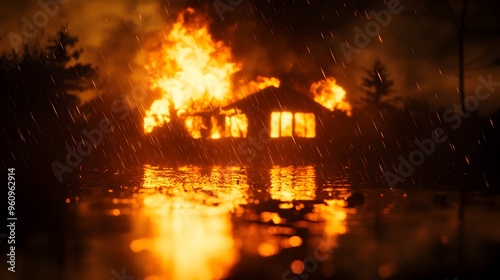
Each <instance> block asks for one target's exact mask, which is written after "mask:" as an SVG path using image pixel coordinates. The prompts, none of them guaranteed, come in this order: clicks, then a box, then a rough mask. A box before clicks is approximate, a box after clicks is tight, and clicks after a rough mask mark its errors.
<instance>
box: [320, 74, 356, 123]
mask: <svg viewBox="0 0 500 280" xmlns="http://www.w3.org/2000/svg"><path fill="white" fill-rule="evenodd" d="M310 91H311V93H312V94H313V95H314V101H316V102H318V103H320V104H321V105H323V106H325V107H326V108H328V109H330V110H332V111H334V110H340V111H344V112H345V113H346V114H347V115H348V116H350V115H351V111H352V107H351V104H349V102H347V101H346V100H345V97H346V92H345V90H344V89H343V88H342V87H341V86H339V85H338V84H337V81H336V80H335V78H332V77H328V78H326V79H325V80H321V81H319V82H316V83H313V84H312V85H311V88H310Z"/></svg>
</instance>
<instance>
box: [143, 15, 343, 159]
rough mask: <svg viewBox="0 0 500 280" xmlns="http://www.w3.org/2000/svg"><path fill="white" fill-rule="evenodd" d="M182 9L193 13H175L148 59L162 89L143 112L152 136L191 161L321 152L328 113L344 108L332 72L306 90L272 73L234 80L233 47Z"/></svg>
mask: <svg viewBox="0 0 500 280" xmlns="http://www.w3.org/2000/svg"><path fill="white" fill-rule="evenodd" d="M185 14H186V15H188V17H187V18H190V19H191V20H190V21H189V22H186V17H184V16H182V15H181V16H180V17H179V19H178V21H177V22H176V23H175V24H174V25H173V26H172V29H171V31H170V32H169V33H168V35H166V36H165V41H164V42H163V43H161V44H160V45H159V46H158V48H157V50H156V51H155V52H152V53H151V54H150V61H149V63H148V64H147V65H146V70H147V71H148V74H149V77H150V84H151V89H152V90H156V91H157V92H160V93H161V96H160V97H159V98H158V99H156V100H154V102H153V103H152V105H151V106H150V108H149V110H146V111H145V116H144V132H145V133H146V134H148V135H151V136H154V137H152V139H153V140H152V141H150V142H151V143H153V144H154V145H155V146H162V147H167V149H168V151H167V152H166V154H167V153H168V154H171V155H181V157H183V158H186V159H188V160H189V161H197V160H198V159H200V160H204V159H220V161H221V162H224V161H226V160H235V159H238V160H237V161H239V162H244V161H250V160H253V159H254V158H255V157H257V154H258V156H259V157H264V158H268V159H271V160H273V161H274V160H275V159H277V158H279V159H281V158H282V159H284V158H286V157H287V158H291V159H298V160H302V159H306V158H308V157H315V156H323V155H322V154H321V153H322V152H321V149H319V148H318V147H319V145H320V143H322V142H326V141H328V139H327V138H328V137H325V135H326V134H328V126H329V123H330V122H331V120H332V112H333V111H334V110H341V111H344V112H346V114H347V115H349V114H350V105H349V103H348V102H346V101H345V94H346V93H345V91H344V90H343V89H342V87H340V86H339V85H337V84H336V81H335V79H333V78H326V79H325V80H322V81H319V82H317V83H313V84H312V85H311V86H310V92H308V93H307V92H301V91H298V90H296V89H294V88H292V87H289V86H280V81H279V80H278V79H277V78H274V77H261V76H257V77H256V78H255V79H253V80H242V79H239V78H238V79H236V77H237V76H238V75H236V74H237V73H241V71H242V68H243V66H242V65H241V64H239V63H237V62H235V61H234V60H233V58H232V53H231V49H230V48H229V47H227V46H226V45H224V44H223V43H222V42H219V41H215V40H214V39H213V38H212V36H211V34H210V33H209V31H208V30H209V29H208V27H207V22H205V21H204V20H203V18H197V17H196V16H194V15H195V14H194V11H192V10H189V9H188V10H186V11H185ZM192 16H194V17H192ZM240 76H241V75H240ZM277 155H279V156H277ZM274 163H275V162H274Z"/></svg>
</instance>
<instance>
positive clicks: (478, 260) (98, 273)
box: [0, 166, 500, 280]
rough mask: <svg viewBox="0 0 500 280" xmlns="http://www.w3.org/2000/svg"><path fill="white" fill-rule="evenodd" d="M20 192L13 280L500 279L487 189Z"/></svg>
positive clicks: (85, 186) (262, 174)
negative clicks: (485, 190)
mask: <svg viewBox="0 0 500 280" xmlns="http://www.w3.org/2000/svg"><path fill="white" fill-rule="evenodd" d="M17 190H19V192H18V194H17V198H16V199H17V203H18V209H17V210H18V217H19V221H18V226H17V227H16V272H15V273H11V272H9V271H7V266H8V265H6V262H5V259H6V254H4V252H6V251H7V246H6V245H7V244H6V242H5V239H3V240H2V243H1V244H0V246H1V249H2V257H1V260H2V270H1V272H0V279H30V280H31V279H54V280H57V279H71V280H78V279H106V280H109V279H116V280H121V279H127V280H132V279H136V280H138V279H146V280H157V279H182V280H184V279H186V280H189V279H294V280H305V279H353V280H357V279H360V280H361V279H363V280H364V279H366V280H370V279H422V280H423V279H425V280H428V279H500V222H499V221H500V196H498V195H492V194H487V193H485V192H483V191H482V190H479V188H478V189H477V190H475V188H474V186H468V190H467V192H461V191H459V189H458V188H457V187H456V186H455V185H453V184H451V185H443V186H440V187H435V186H434V187H427V188H424V187H420V188H403V189H396V190H390V189H389V188H388V187H386V186H384V185H383V184H366V183H364V182H363V181H362V180H360V179H359V178H356V177H355V176H352V175H347V174H340V173H336V172H333V171H331V170H327V171H325V170H320V169H319V168H317V167H314V166H300V167H274V168H271V169H258V168H240V167H198V166H185V167H176V168H167V167H163V168H162V167H153V166H145V167H144V168H140V169H138V170H134V171H109V170H104V171H103V170H93V171H90V172H84V174H83V176H82V177H81V180H79V181H76V182H74V183H71V184H69V186H65V187H62V186H55V185H39V184H31V185H29V184H28V183H25V185H22V184H21V183H19V184H18V187H17ZM26 190H29V191H26ZM462 194H463V196H462ZM461 207H462V210H463V211H461ZM461 212H462V213H463V215H461V214H460V213H461Z"/></svg>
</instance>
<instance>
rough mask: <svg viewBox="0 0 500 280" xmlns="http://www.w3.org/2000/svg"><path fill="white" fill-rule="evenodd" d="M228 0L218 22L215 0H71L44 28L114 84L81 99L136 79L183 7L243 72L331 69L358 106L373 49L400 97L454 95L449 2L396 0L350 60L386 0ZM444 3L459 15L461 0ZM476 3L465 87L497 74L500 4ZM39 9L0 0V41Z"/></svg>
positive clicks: (296, 77) (302, 74)
mask: <svg viewBox="0 0 500 280" xmlns="http://www.w3.org/2000/svg"><path fill="white" fill-rule="evenodd" d="M61 2H64V1H62V0H61ZM232 2H233V3H240V2H241V4H238V5H236V6H235V7H232V11H229V10H228V11H226V12H224V13H223V14H222V16H223V18H224V21H221V18H220V17H219V14H218V13H217V11H216V9H215V8H214V2H212V1H158V0H147V1H78V0H69V1H67V3H66V4H61V5H59V8H58V11H57V12H56V13H55V14H54V16H53V17H49V20H48V23H47V25H46V26H45V27H44V29H43V34H45V35H50V34H52V33H53V32H54V31H55V30H57V28H59V27H60V26H61V25H62V24H66V25H67V27H68V29H69V31H70V32H72V33H73V34H75V35H77V36H78V37H79V39H80V41H79V45H80V46H81V47H82V48H83V50H84V52H83V56H82V59H81V61H83V62H89V63H91V64H94V65H96V66H97V67H98V69H99V71H100V73H101V74H104V76H106V79H107V80H108V86H110V87H111V88H114V89H115V90H109V89H108V90H100V91H92V92H85V93H82V94H81V96H80V97H81V100H82V101H84V102H86V101H88V100H90V99H91V98H92V97H93V96H96V95H99V94H108V95H110V94H119V93H118V92H120V91H124V90H125V91H126V90H128V89H129V88H130V84H135V83H138V82H139V81H140V80H141V79H142V78H143V77H144V69H143V65H144V61H145V59H146V58H147V53H148V48H150V47H151V46H152V45H154V43H155V41H157V38H158V36H159V34H161V32H168V25H169V24H170V23H172V22H173V21H175V19H176V17H177V13H178V12H179V11H180V10H182V9H184V8H186V7H193V8H195V9H196V10H197V11H199V12H201V13H202V14H206V15H207V16H208V18H209V20H210V21H211V28H212V34H213V36H214V37H215V38H216V39H217V40H222V41H224V43H225V44H227V45H228V46H230V47H231V48H232V50H233V53H234V56H235V59H236V60H237V61H241V62H242V66H243V70H242V72H241V73H239V75H242V76H244V77H248V78H250V79H251V78H253V77H255V76H257V75H264V76H277V77H279V78H281V80H282V81H283V82H285V83H286V82H291V83H295V84H303V85H304V87H305V88H308V87H309V85H310V84H311V83H312V82H314V81H318V80H320V79H323V78H324V75H325V76H333V77H335V78H336V79H337V81H338V83H339V84H340V85H342V86H343V87H344V88H345V89H346V90H347V98H348V100H349V101H350V102H351V103H352V104H353V105H354V106H356V105H357V104H359V103H360V102H359V98H360V95H361V90H360V89H359V85H360V83H361V76H362V74H363V69H364V68H368V67H370V66H371V65H373V63H374V61H375V59H377V58H379V59H381V60H382V62H383V63H385V64H386V65H387V68H388V70H389V72H390V73H391V74H392V75H391V77H392V78H393V79H394V81H395V89H396V90H397V92H398V94H399V95H400V96H402V98H403V99H406V98H420V97H426V98H427V99H428V100H429V102H431V104H439V105H443V106H445V107H448V106H451V105H452V104H453V103H458V102H459V98H458V89H457V86H458V80H457V66H456V65H457V58H458V56H457V47H456V46H457V44H456V42H457V32H456V30H455V27H454V25H453V21H452V17H451V15H450V11H449V10H448V9H447V7H446V5H445V4H444V3H445V2H446V1H425V0H414V1H409V0H401V1H400V4H399V5H398V7H402V11H401V13H398V14H392V15H391V19H390V21H388V24H387V25H386V26H385V27H381V32H380V39H379V38H378V37H373V38H372V37H369V43H368V44H367V46H366V47H364V48H360V52H359V53H353V54H352V55H351V56H350V59H346V57H345V55H344V54H343V52H342V50H341V44H342V43H347V44H351V45H352V44H353V41H354V36H355V28H356V27H357V28H359V29H361V30H364V29H365V27H366V26H367V24H368V23H369V22H370V20H371V19H370V18H368V16H369V13H370V11H372V10H375V11H380V10H382V9H387V3H386V2H387V1H355V0H351V1H312V0H310V1H305V0H304V1H303V0H294V1H272V0H269V1H250V0H243V1H232ZM450 2H452V7H453V8H454V10H455V14H458V13H459V11H460V3H461V1H453V0H451V1H450ZM472 2H474V3H472V4H470V5H469V9H468V14H467V15H468V17H467V18H468V20H467V26H468V27H469V28H470V29H471V30H474V31H471V32H469V33H467V35H466V39H465V40H466V49H465V53H466V56H465V60H466V89H467V92H466V94H472V93H473V90H474V88H475V87H476V86H477V84H478V80H477V77H478V75H483V76H485V77H486V76H487V75H489V74H490V73H492V74H493V80H495V79H496V78H495V77H497V76H498V77H500V71H499V69H500V68H499V67H498V66H499V63H500V62H499V61H500V54H499V53H498V51H497V50H498V48H499V47H500V18H499V17H498V13H499V12H500V3H499V2H498V1H493V0H489V1H487V0H484V1H472ZM222 3H227V2H226V1H222ZM394 3H396V4H397V1H394ZM394 3H393V4H394ZM41 10H42V8H41V6H39V4H37V3H36V1H13V0H10V1H2V2H1V3H0V14H1V17H0V18H1V19H0V21H1V27H0V37H1V41H0V42H1V48H2V50H8V49H11V48H12V44H11V43H10V40H9V37H8V34H9V32H13V33H16V34H19V35H20V34H22V27H23V24H24V22H23V17H26V18H27V19H29V20H30V21H31V22H32V18H33V15H34V14H35V13H36V12H38V11H41ZM370 17H371V16H370ZM40 34H42V32H40V33H38V35H40ZM32 40H34V39H32ZM349 60H350V61H349ZM499 80H500V78H499ZM499 104H500V97H499V96H498V95H495V96H492V97H491V98H490V100H488V102H487V104H486V103H485V104H484V106H481V108H480V111H481V112H483V113H485V112H491V111H493V110H495V109H496V108H497V107H498V105H499Z"/></svg>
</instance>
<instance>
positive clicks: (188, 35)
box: [144, 8, 279, 138]
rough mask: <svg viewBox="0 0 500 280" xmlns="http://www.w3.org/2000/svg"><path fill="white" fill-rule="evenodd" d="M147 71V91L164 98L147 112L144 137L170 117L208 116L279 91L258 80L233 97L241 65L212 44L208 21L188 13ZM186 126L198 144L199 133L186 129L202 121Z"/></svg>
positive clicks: (188, 122)
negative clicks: (252, 96) (258, 93)
mask: <svg viewBox="0 0 500 280" xmlns="http://www.w3.org/2000/svg"><path fill="white" fill-rule="evenodd" d="M188 19H189V20H188ZM146 70H147V71H148V74H149V75H150V77H151V80H150V82H151V88H152V89H153V90H159V91H160V92H161V94H162V96H161V98H159V99H157V100H155V101H154V102H153V104H152V105H151V108H150V109H149V110H146V112H145V117H144V131H145V132H146V133H149V132H151V131H152V130H153V129H154V128H155V127H158V126H162V125H163V124H165V123H168V122H170V120H171V117H172V116H171V114H176V115H177V116H181V115H182V113H183V112H186V113H190V112H196V111H203V110H212V109H213V108H216V107H219V106H222V105H225V104H228V103H230V102H232V101H235V100H237V99H238V98H239V97H240V96H245V95H246V94H249V93H253V92H255V91H257V90H260V89H263V88H265V87H267V86H270V85H273V86H279V80H278V79H276V78H264V77H257V80H256V81H253V82H250V83H248V85H246V86H243V87H242V90H241V93H240V94H238V92H237V91H234V86H233V83H232V76H233V74H235V73H236V72H238V71H239V70H241V65H240V64H238V63H236V62H234V61H233V57H232V53H231V49H230V48H229V47H227V46H226V45H224V43H223V42H221V41H215V40H214V39H213V38H212V36H211V34H210V32H209V29H208V21H207V20H206V19H205V18H204V17H202V16H200V15H198V14H196V13H195V11H194V10H193V9H191V8H188V9H186V10H184V11H183V12H181V13H180V14H179V16H178V18H177V21H176V22H175V23H174V25H173V26H172V29H171V30H170V32H169V33H168V34H167V35H164V42H162V43H161V46H160V48H159V50H157V51H155V52H153V53H151V54H150V62H149V63H148V64H147V65H146ZM243 88H244V89H243ZM185 122H186V123H185V126H186V129H187V130H188V132H190V134H191V135H192V136H193V137H195V136H196V137H195V138H200V137H201V135H199V133H198V132H192V131H190V129H191V128H192V127H193V126H197V127H199V126H200V123H201V121H200V120H196V121H194V119H186V120H185ZM211 135H212V136H213V137H211V138H219V137H221V136H222V133H221V131H218V130H217V129H216V128H214V129H213V131H212V133H211Z"/></svg>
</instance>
